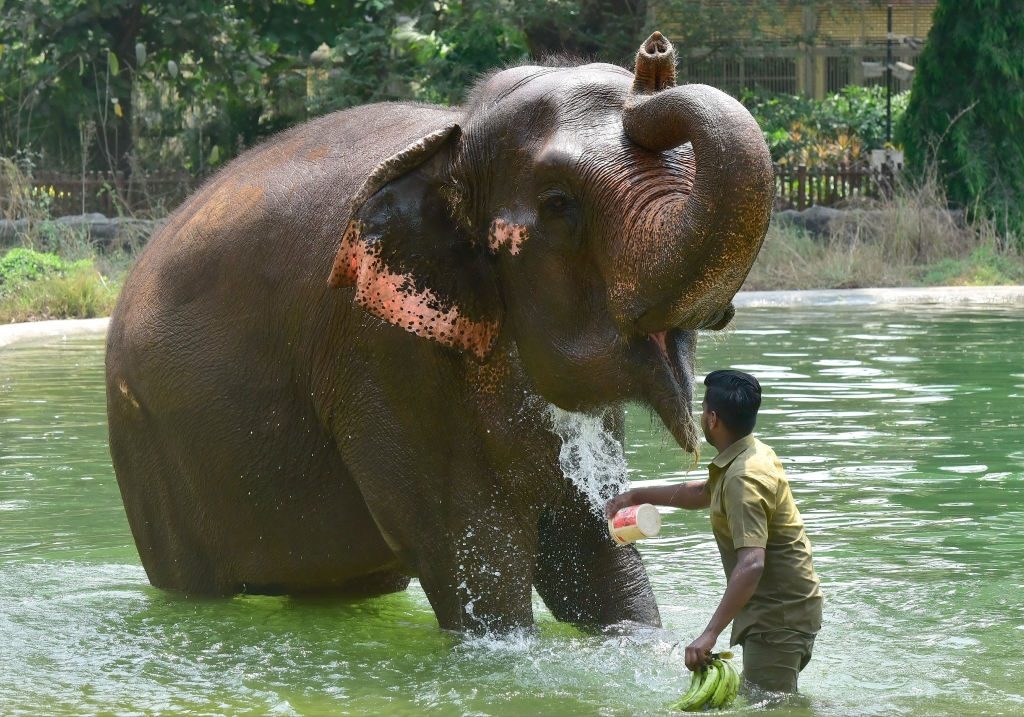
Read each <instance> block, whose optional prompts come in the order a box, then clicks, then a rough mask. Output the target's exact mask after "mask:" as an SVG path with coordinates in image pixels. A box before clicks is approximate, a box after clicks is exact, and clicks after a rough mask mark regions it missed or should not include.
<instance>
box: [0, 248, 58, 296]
mask: <svg viewBox="0 0 1024 717" xmlns="http://www.w3.org/2000/svg"><path fill="white" fill-rule="evenodd" d="M64 268H65V265H64V260H63V259H61V258H60V257H59V256H57V255H56V254H42V253H40V252H37V251H33V250H32V249H24V248H21V247H19V248H16V249H11V250H10V251H8V252H7V253H6V254H4V256H3V257H2V258H0V291H5V292H10V291H11V290H12V289H13V287H15V286H17V285H19V284H23V283H25V282H27V281H34V280H36V279H39V278H42V277H43V276H46V275H47V274H51V273H57V272H61V271H63V270H64Z"/></svg>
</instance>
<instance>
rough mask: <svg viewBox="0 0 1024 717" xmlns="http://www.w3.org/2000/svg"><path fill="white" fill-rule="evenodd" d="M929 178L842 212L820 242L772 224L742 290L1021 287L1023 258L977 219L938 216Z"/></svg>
mask: <svg viewBox="0 0 1024 717" xmlns="http://www.w3.org/2000/svg"><path fill="white" fill-rule="evenodd" d="M945 206H946V200H945V196H944V195H943V193H942V191H941V188H940V186H939V184H938V183H937V182H935V181H933V180H929V181H925V182H922V183H920V184H917V185H913V186H912V185H901V186H899V187H897V189H896V191H895V192H894V193H893V196H892V197H891V198H890V199H888V200H884V201H879V202H875V203H872V204H871V205H867V206H865V207H863V208H860V209H851V210H848V211H846V212H844V213H843V214H842V215H841V216H840V217H839V218H838V219H836V220H834V221H832V222H831V224H830V225H829V234H828V236H822V237H814V236H811V235H810V234H808V233H807V232H806V231H804V230H803V229H801V228H799V227H796V226H793V225H790V224H786V223H783V222H776V221H773V222H772V225H771V226H770V227H769V229H768V235H767V237H766V238H765V243H764V246H763V247H762V249H761V253H760V255H759V256H758V258H757V261H756V262H755V264H754V266H753V268H752V269H751V272H750V276H749V277H748V278H747V281H746V283H745V284H744V287H743V288H745V289H748V290H773V289H851V288H861V287H885V286H889V287H899V286H941V285H995V284H1016V283H1021V282H1024V256H1021V254H1020V253H1019V252H1017V251H1015V250H1014V249H1012V248H1011V247H1012V246H1013V242H1011V241H1008V240H1006V239H1005V238H1003V237H1000V236H999V235H998V234H997V233H996V231H995V230H994V228H993V226H992V224H991V223H989V222H986V221H984V220H981V221H975V222H972V223H965V222H964V221H963V219H962V217H960V216H958V215H955V214H951V213H950V212H947V211H945V210H944V209H942V207H945Z"/></svg>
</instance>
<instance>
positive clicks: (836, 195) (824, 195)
mask: <svg viewBox="0 0 1024 717" xmlns="http://www.w3.org/2000/svg"><path fill="white" fill-rule="evenodd" d="M891 186H892V178H891V176H890V175H889V174H887V173H884V172H878V171H875V170H871V169H861V168H852V167H846V166H842V167H838V168H835V167H832V168H823V169H808V168H807V167H806V166H804V165H802V164H801V165H798V166H796V167H787V166H779V165H776V166H775V208H776V209H801V210H802V209H806V208H807V207H810V206H814V205H819V206H834V205H836V204H839V203H841V202H846V201H849V200H851V199H864V198H877V197H881V196H885V195H888V193H889V188H890V187H891Z"/></svg>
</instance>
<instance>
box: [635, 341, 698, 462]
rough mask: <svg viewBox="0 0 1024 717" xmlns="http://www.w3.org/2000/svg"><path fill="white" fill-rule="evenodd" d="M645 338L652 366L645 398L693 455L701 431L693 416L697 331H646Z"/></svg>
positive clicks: (695, 451) (677, 439)
mask: <svg viewBox="0 0 1024 717" xmlns="http://www.w3.org/2000/svg"><path fill="white" fill-rule="evenodd" d="M646 340H647V344H648V346H649V348H648V350H651V349H653V354H654V356H653V359H654V367H655V368H654V375H653V376H652V384H651V385H650V387H649V388H650V390H649V392H648V400H649V401H650V404H651V406H652V407H653V408H654V410H655V411H656V412H657V413H658V415H659V416H660V417H661V420H662V421H663V422H664V423H665V426H666V427H667V428H668V430H669V431H670V432H671V433H672V436H673V438H675V439H676V442H677V443H678V444H679V445H680V446H681V447H682V448H683V450H685V451H687V452H688V453H693V454H694V455H696V454H697V452H698V450H699V448H700V432H699V431H698V430H697V424H696V423H695V422H694V420H693V359H694V355H695V353H696V349H697V332H696V331H687V330H683V329H669V330H667V331H658V332H655V333H652V334H648V335H647V337H646Z"/></svg>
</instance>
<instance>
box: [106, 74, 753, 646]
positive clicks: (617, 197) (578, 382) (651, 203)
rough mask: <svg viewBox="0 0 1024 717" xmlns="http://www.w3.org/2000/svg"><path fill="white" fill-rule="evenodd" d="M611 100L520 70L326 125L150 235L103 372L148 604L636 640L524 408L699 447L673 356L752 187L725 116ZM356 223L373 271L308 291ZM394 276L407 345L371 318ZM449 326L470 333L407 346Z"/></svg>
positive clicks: (649, 600) (694, 319) (721, 111)
mask: <svg viewBox="0 0 1024 717" xmlns="http://www.w3.org/2000/svg"><path fill="white" fill-rule="evenodd" d="M632 79H633V75H632V73H630V72H628V71H626V70H623V69H622V68H619V67H615V66H611V65H586V66H582V67H571V68H548V67H518V68H513V69H509V70H505V71H502V72H499V73H497V74H495V75H492V76H491V77H489V78H485V79H484V80H483V81H482V82H481V83H480V84H479V86H478V87H477V88H476V89H475V90H474V92H473V93H472V96H471V99H470V101H469V102H467V104H466V106H464V107H462V108H454V109H447V108H439V107H432V106H426V105H417V104H378V105H371V106H365V107H358V108H355V109H351V110H346V111H343V112H338V113H335V114H331V115H328V116H325V117H322V118H319V119H317V120H314V121H312V122H309V123H307V124H305V125H302V126H300V127H297V128H295V129H293V130H291V131H288V132H285V133H283V134H281V135H279V136H278V137H276V138H275V139H273V140H271V141H269V142H267V143H266V144H264V145H262V146H259V147H257V148H255V149H252V150H250V151H248V152H247V153H245V154H244V155H243V156H241V157H240V158H238V159H237V160H236V161H234V162H233V163H231V164H230V165H229V166H227V167H226V168H225V169H224V170H222V171H221V172H220V173H219V174H218V175H217V176H216V177H215V178H214V179H212V180H211V181H210V182H209V183H208V184H207V185H206V186H204V187H203V188H202V189H201V190H200V191H199V192H197V193H196V194H195V195H194V196H192V197H191V198H190V199H189V200H188V201H186V202H185V203H184V204H183V205H182V207H181V208H180V209H178V210H177V211H176V212H175V213H174V215H173V216H172V217H171V218H170V219H169V220H168V222H167V223H166V225H165V226H164V227H163V228H162V229H161V230H160V231H158V232H157V233H156V235H155V236H154V237H153V239H152V240H151V242H150V243H149V245H148V246H147V248H146V250H145V252H144V253H143V255H142V256H141V258H140V259H139V261H138V263H137V265H136V266H135V267H134V269H133V271H132V273H131V275H130V276H129V278H128V280H127V282H126V286H125V289H124V292H123V294H122V296H121V299H120V301H119V303H118V305H117V308H116V310H115V312H114V316H113V318H112V321H111V324H110V332H109V337H108V345H107V384H108V414H109V423H110V448H111V453H112V457H113V462H114V468H115V470H116V474H117V478H118V483H119V485H120V488H121V493H122V496H123V498H124V503H125V508H126V511H127V514H128V519H129V523H130V525H131V528H132V532H133V535H134V537H135V541H136V544H137V546H138V549H139V553H140V555H141V558H142V562H143V565H144V566H145V569H146V572H147V575H148V576H149V578H150V580H151V582H152V583H153V584H154V585H156V586H158V587H161V588H166V589H169V590H174V591H180V592H183V593H186V594H189V595H230V594H234V593H238V592H247V593H291V594H297V593H336V594H342V595H359V596H363V595H374V594H381V593H385V592H390V591H395V590H401V589H404V588H405V586H406V585H407V584H408V580H409V576H417V577H419V579H420V581H421V584H422V586H423V589H424V591H425V592H426V595H427V597H428V598H429V600H430V603H431V605H432V606H433V608H434V611H435V613H436V615H437V619H438V622H439V623H440V625H441V626H442V627H444V628H452V629H465V630H474V631H479V630H504V629H510V628H514V627H517V626H525V625H529V624H531V623H532V620H533V616H532V608H531V587H532V586H536V588H537V591H538V592H539V594H540V595H541V597H542V598H543V599H544V601H545V603H546V604H547V606H548V607H549V608H550V609H551V611H552V613H553V614H554V615H555V617H557V618H558V619H559V620H566V621H570V622H573V623H577V624H579V625H583V626H589V627H601V626H606V625H610V624H613V623H617V622H620V621H626V620H629V621H635V622H638V623H643V624H648V625H658V624H659V615H658V610H657V606H656V604H655V601H654V597H653V595H652V592H651V588H650V585H649V583H648V580H647V576H646V574H645V571H644V568H643V566H642V564H641V561H640V559H639V556H638V554H637V551H636V550H635V549H634V548H633V547H616V546H615V545H613V543H612V541H611V540H610V539H609V537H608V534H607V529H606V525H605V523H604V520H603V517H602V516H601V515H600V514H599V512H598V511H597V510H596V506H594V505H593V504H592V503H591V502H589V501H587V500H586V499H585V498H584V496H582V495H581V493H580V491H579V490H578V489H577V488H575V487H574V486H573V485H572V484H571V483H570V482H569V481H568V480H567V479H566V478H565V477H564V476H563V475H562V472H561V470H560V468H559V463H558V452H559V449H560V446H561V441H560V439H559V438H558V437H557V436H556V435H554V433H553V432H552V431H551V427H550V422H549V418H548V405H549V404H552V403H553V404H555V405H557V406H559V407H561V408H563V409H566V410H570V411H598V410H603V409H605V408H607V407H611V408H610V410H609V411H608V413H607V420H606V423H607V425H608V428H609V430H612V431H614V432H615V433H616V435H618V436H619V437H620V439H621V436H622V424H623V414H622V409H621V404H622V403H623V402H625V401H636V402H640V403H642V404H645V405H648V406H650V407H651V408H652V409H653V410H654V411H655V412H656V413H657V414H658V415H659V416H660V417H661V418H662V420H664V421H665V423H666V425H667V426H668V427H669V429H670V430H671V431H672V433H673V435H675V436H676V438H677V440H678V441H679V443H680V444H681V445H682V447H683V448H684V449H686V450H691V451H692V450H694V449H695V448H696V445H697V440H698V436H697V432H696V430H695V428H694V426H693V422H692V420H691V418H690V411H691V403H690V402H691V391H692V374H693V354H694V350H695V345H696V330H697V329H699V328H703V327H708V326H714V327H721V326H722V325H724V323H726V322H727V321H728V319H729V318H730V317H731V315H732V314H731V305H730V304H729V302H730V300H731V298H732V296H733V294H734V293H735V291H736V290H737V289H738V288H739V286H740V284H741V282H742V280H743V278H744V277H745V275H746V273H747V271H748V270H749V267H750V264H751V263H752V261H753V259H754V256H755V255H756V253H757V250H758V248H759V246H760V243H761V241H762V239H763V236H764V231H765V228H766V225H767V218H768V212H769V208H770V201H771V182H770V171H771V169H770V164H766V163H767V153H766V152H765V153H764V155H763V156H762V155H760V154H759V152H761V150H762V149H763V140H761V139H760V133H759V131H758V130H757V127H756V124H754V123H753V120H752V119H750V118H749V115H747V114H746V113H745V111H742V108H739V110H737V107H739V106H738V105H737V104H736V103H735V102H733V101H732V100H731V99H729V98H727V97H725V96H724V95H722V94H721V93H718V92H717V91H714V90H711V89H710V88H705V87H702V86H690V88H689V89H688V88H687V87H676V88H673V89H670V90H665V91H662V92H658V93H655V94H650V95H647V96H644V95H643V93H638V94H637V95H635V96H634V95H631V83H632ZM673 93H674V94H673ZM670 94H671V95H672V96H671V97H670V96H669V95H670ZM666 98H667V99H666ZM648 100H649V101H651V102H652V103H653V102H654V101H655V100H657V101H659V102H662V105H667V106H669V108H670V109H669V110H666V109H665V107H664V106H659V108H654V109H652V110H651V113H652V116H656V117H657V118H658V119H657V124H656V126H654V127H647V128H643V127H641V128H639V129H634V130H631V132H632V133H633V134H635V135H636V136H642V135H643V132H648V134H651V133H653V134H654V135H655V137H654V139H651V138H649V137H648V138H646V139H645V140H644V141H645V142H646V143H647V145H648V146H656V147H657V145H659V144H661V145H664V144H669V145H670V147H671V148H667V149H666V148H660V147H658V148H656V149H649V148H645V147H642V146H640V145H639V144H637V142H636V141H634V140H633V139H631V138H630V136H627V134H626V133H625V131H624V129H623V112H624V109H623V108H624V106H626V105H627V103H628V104H630V106H632V107H636V106H639V105H643V103H644V102H646V101H648ZM673 103H675V104H677V105H679V107H681V108H682V109H679V108H676V109H672V108H673V107H675V105H674V104H673ZM651 107H653V104H652V105H651ZM665 112H669V115H667V116H666V115H665V114H664V113H665ZM672 112H675V113H676V114H677V115H679V114H680V113H685V114H686V116H681V115H680V116H672V114H671V113H672ZM658 113H661V114H658ZM666 117H667V118H666ZM630 121H632V122H634V124H635V123H636V118H634V119H633V120H630ZM665 123H667V124H665ZM680 128H682V129H680ZM665 133H667V134H668V135H672V133H675V135H679V136H675V135H673V136H671V137H669V138H668V139H666V138H665V137H663V136H662V135H664V134H665ZM752 133H756V137H757V139H756V141H755V140H753V139H751V138H752V137H753V136H754V134H752ZM428 136H432V137H433V139H430V140H429V141H428V142H425V143H424V142H421V140H423V138H424V137H428ZM690 140H692V142H693V144H692V146H691V144H689V143H686V142H688V141H690ZM758 142H760V146H758ZM679 145H681V146H679ZM410 147H411V149H408V150H407V151H406V152H405V153H404V154H402V152H403V150H406V148H410ZM396 154H398V155H399V157H398V158H397V159H396V160H394V161H392V162H391V163H390V165H388V166H389V167H390V168H391V169H390V170H388V171H381V172H378V173H377V174H376V175H375V177H376V178H374V177H371V179H370V186H369V187H368V188H367V190H366V191H364V192H363V193H362V195H360V196H358V197H357V196H356V195H357V193H358V192H359V190H360V188H361V187H362V186H363V184H364V182H366V181H367V178H368V176H370V175H371V172H372V170H374V168H375V167H376V166H378V165H379V164H380V163H381V162H383V161H385V160H386V159H387V158H389V157H392V156H393V155H396ZM705 165H706V167H707V168H706V169H705ZM765 166H767V174H765V171H766V170H765ZM695 177H696V180H695ZM695 182H696V183H695ZM366 195H369V196H366ZM354 197H356V199H357V201H356V202H355V203H353V198H354ZM353 219H354V220H356V221H357V225H356V226H358V228H359V236H358V242H362V243H361V244H360V246H361V247H362V251H363V255H365V256H369V257H371V258H376V259H377V260H378V263H377V264H376V265H371V264H367V263H366V262H363V263H362V264H360V265H359V269H358V272H356V274H353V275H351V276H348V277H347V279H346V277H344V276H342V277H341V278H340V279H339V278H338V267H337V266H336V267H335V273H334V274H332V277H333V278H332V285H329V284H328V281H327V279H328V275H329V274H330V273H331V270H332V266H334V265H335V258H336V253H337V252H339V247H341V248H342V249H343V252H342V254H343V255H344V246H343V245H342V234H343V233H344V232H345V230H346V227H347V226H349V222H350V220H353ZM498 219H500V220H502V221H503V222H504V224H501V223H499V224H495V220H498ZM495 226H497V227H499V228H498V230H495ZM502 226H506V227H507V226H513V227H517V231H519V228H521V229H522V233H521V235H520V238H521V239H522V238H524V237H525V238H524V239H523V240H522V241H521V244H520V245H519V246H518V247H516V249H517V251H516V252H515V253H513V251H512V243H511V242H505V243H504V244H503V243H502V242H501V241H500V239H501V236H502V235H501V231H502V230H501V227H502ZM496 232H497V237H498V240H495V239H494V236H495V235H496ZM489 235H490V239H489ZM506 238H507V237H506ZM358 242H357V243H358ZM360 256H362V255H360ZM342 259H344V256H343V257H342ZM356 263H358V262H356ZM356 263H354V264H352V266H353V267H355V265H356ZM342 265H345V266H347V265H348V264H346V263H345V262H344V261H341V262H339V265H338V266H342ZM374 266H375V267H376V268H374ZM353 271H355V269H353ZM360 272H361V273H360ZM374 272H376V273H374ZM342 273H344V272H342ZM388 275H392V276H398V277H401V279H402V281H400V282H399V283H398V284H397V285H396V284H395V283H394V281H392V283H391V284H390V286H391V287H392V289H393V291H392V295H391V296H389V297H384V299H388V298H390V299H397V300H398V301H399V303H401V302H402V301H406V302H407V303H408V302H409V301H412V303H413V304H414V308H413V309H412V314H411V315H410V316H411V318H410V321H409V323H407V324H406V323H403V321H404V320H403V319H402V318H401V317H398V318H396V315H394V314H393V313H391V314H389V313H388V311H387V310H385V309H382V308H381V304H379V303H374V292H375V291H377V292H378V293H379V292H380V291H382V289H381V286H384V288H385V289H386V288H387V286H388V284H387V282H386V281H385V282H383V284H382V283H381V281H379V280H378V281H376V282H375V281H374V279H375V278H377V279H379V278H380V277H381V276H385V277H386V276H388ZM360 277H362V278H360ZM360 281H362V282H363V283H362V284H359V282H360ZM352 284H357V285H358V286H362V287H363V288H361V289H360V288H358V286H357V287H353V286H352ZM427 291H429V292H430V300H429V301H428V302H426V304H429V307H428V308H427V309H424V308H423V307H424V302H422V301H420V302H419V303H417V301H415V300H416V298H417V297H419V298H420V299H422V297H423V296H424V295H425V294H424V292H427ZM360 292H362V293H360ZM385 293H387V292H386V291H385ZM378 298H379V297H378ZM403 305H404V304H403ZM452 308H455V309H457V310H458V311H459V315H460V316H463V317H465V318H466V319H468V320H471V321H473V322H474V323H473V324H472V326H473V327H480V326H485V327H492V329H493V332H492V333H491V334H489V333H487V332H486V331H485V332H482V333H481V332H479V331H478V332H477V333H475V334H474V333H473V331H470V338H469V339H467V340H466V341H464V342H463V343H462V344H456V345H452V342H451V340H450V339H446V338H445V337H444V336H438V335H429V332H427V335H423V334H424V332H423V331H419V335H418V334H417V332H416V331H417V327H416V326H413V324H414V323H416V322H417V321H419V320H420V319H422V316H423V312H424V311H426V312H428V313H429V312H431V311H432V312H435V314H436V313H437V312H444V311H450V310H451V309H452ZM407 313H408V312H407ZM381 316H383V317H384V318H381ZM406 318H409V317H408V316H407V317H406ZM395 324H399V325H395ZM474 330H475V329H474ZM474 337H475V338H474ZM616 478H618V477H617V476H609V481H610V482H611V481H613V480H614V479H616ZM609 490H610V488H609Z"/></svg>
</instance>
